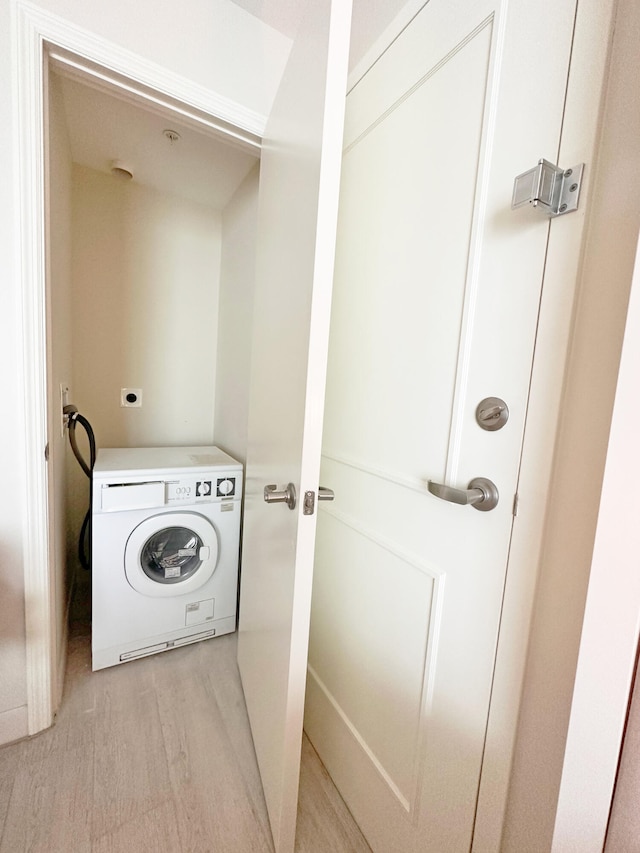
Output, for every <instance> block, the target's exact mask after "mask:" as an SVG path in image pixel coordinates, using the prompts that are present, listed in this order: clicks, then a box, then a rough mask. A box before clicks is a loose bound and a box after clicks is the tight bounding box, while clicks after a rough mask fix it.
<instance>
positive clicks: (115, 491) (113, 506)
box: [94, 480, 165, 512]
mask: <svg viewBox="0 0 640 853" xmlns="http://www.w3.org/2000/svg"><path fill="white" fill-rule="evenodd" d="M96 497H97V496H96V494H95V492H94V501H95V499H96ZM164 504H165V484H164V481H163V480H160V481H155V482H153V483H121V484H118V485H113V486H101V488H100V503H99V506H100V509H101V510H102V512H116V511H118V510H128V509H146V508H147V507H154V506H164Z"/></svg>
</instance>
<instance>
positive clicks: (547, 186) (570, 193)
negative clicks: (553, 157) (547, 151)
mask: <svg viewBox="0 0 640 853" xmlns="http://www.w3.org/2000/svg"><path fill="white" fill-rule="evenodd" d="M583 172H584V163H578V164H577V166H572V167H571V168H570V169H560V168H558V166H554V165H553V163H550V162H549V161H548V160H544V159H542V160H538V165H537V166H535V167H534V168H533V169H529V171H528V172H523V173H522V174H521V175H518V177H517V178H516V179H515V181H514V182H513V196H512V198H511V210H516V209H517V208H518V207H524V206H525V205H527V204H530V205H531V206H532V207H535V208H536V209H537V210H539V211H540V212H541V213H545V214H546V215H547V216H550V217H555V216H562V214H563V213H571V212H572V211H574V210H577V209H578V201H579V198H580V187H581V186H582V173H583Z"/></svg>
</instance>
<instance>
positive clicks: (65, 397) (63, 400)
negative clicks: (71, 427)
mask: <svg viewBox="0 0 640 853" xmlns="http://www.w3.org/2000/svg"><path fill="white" fill-rule="evenodd" d="M70 397H71V391H70V389H69V383H68V382H61V383H60V437H61V438H64V431H65V429H66V428H67V421H66V418H65V415H64V407H65V406H66V405H68V403H69V398H70Z"/></svg>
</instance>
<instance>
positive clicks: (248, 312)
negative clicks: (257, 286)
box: [215, 165, 259, 462]
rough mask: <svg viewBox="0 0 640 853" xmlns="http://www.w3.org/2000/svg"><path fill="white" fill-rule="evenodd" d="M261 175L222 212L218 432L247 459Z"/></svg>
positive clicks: (222, 440)
mask: <svg viewBox="0 0 640 853" xmlns="http://www.w3.org/2000/svg"><path fill="white" fill-rule="evenodd" d="M258 177H259V166H258V165H256V166H255V168H254V169H252V171H251V172H250V173H249V175H248V176H247V178H246V179H245V180H244V181H243V183H242V184H241V186H240V187H239V188H238V190H237V191H236V193H235V195H234V196H233V198H232V199H231V201H230V202H229V204H228V205H227V207H226V208H225V210H224V211H223V214H222V266H221V277H220V314H219V331H218V373H217V377H216V408H215V436H216V444H218V445H219V446H220V447H222V448H223V450H225V451H226V452H227V453H230V454H231V455H232V456H234V457H235V458H236V459H239V460H240V461H242V462H244V461H245V459H246V454H247V419H248V410H249V373H250V368H251V331H252V323H253V284H254V280H253V276H254V269H255V240H256V228H257V213H258Z"/></svg>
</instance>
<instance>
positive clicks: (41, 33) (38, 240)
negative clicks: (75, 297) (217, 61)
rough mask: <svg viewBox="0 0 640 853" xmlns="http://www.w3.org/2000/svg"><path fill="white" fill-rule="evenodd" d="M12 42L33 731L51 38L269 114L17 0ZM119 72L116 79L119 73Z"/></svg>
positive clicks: (149, 85) (246, 114) (210, 112)
mask: <svg viewBox="0 0 640 853" xmlns="http://www.w3.org/2000/svg"><path fill="white" fill-rule="evenodd" d="M13 12H14V17H13V30H14V42H15V44H16V51H15V55H14V80H15V81H16V90H15V94H16V96H15V99H14V109H15V120H16V127H17V129H18V132H17V134H16V138H15V144H16V147H17V151H16V162H17V163H18V164H19V169H18V173H17V176H16V181H15V192H16V199H17V205H19V209H20V226H19V228H18V229H17V234H18V238H17V245H16V257H17V259H18V264H17V269H18V280H19V281H20V282H21V291H22V304H21V308H22V329H21V331H22V352H21V366H22V387H23V389H24V405H23V409H22V417H23V428H24V437H25V438H24V448H25V459H24V471H25V493H26V494H27V495H28V498H29V499H28V501H27V502H26V506H25V517H24V527H23V541H24V556H23V560H24V594H25V626H26V684H27V719H28V733H29V734H35V733H36V732H39V731H41V730H42V729H45V728H47V727H48V726H50V725H51V723H52V722H53V714H54V710H55V701H56V695H57V690H58V685H56V680H57V678H59V676H58V674H57V669H58V667H57V662H56V660H55V657H56V623H55V619H56V614H55V604H54V583H53V580H54V579H53V572H54V570H55V567H54V566H53V565H51V561H50V553H49V543H50V537H51V531H50V508H49V502H48V471H47V464H46V462H45V458H44V453H45V446H46V444H47V440H48V439H47V432H48V430H47V416H48V396H47V366H48V354H47V296H46V284H47V282H46V278H47V270H46V235H47V222H46V218H45V217H46V214H45V190H46V188H45V179H46V172H45V160H44V152H45V132H46V126H45V118H44V116H45V106H46V105H45V92H46V88H45V75H46V71H47V62H46V53H45V47H46V43H48V44H49V46H51V45H53V46H55V47H58V48H61V49H63V50H65V51H68V52H70V53H72V54H74V55H75V56H78V57H80V58H81V60H86V61H87V62H88V63H95V64H97V65H99V66H102V67H103V68H105V69H107V71H108V72H109V73H113V75H114V82H121V79H122V78H125V79H126V80H128V81H132V82H133V83H134V84H136V83H137V84H139V91H140V92H141V93H142V94H147V95H148V92H146V91H145V90H146V89H148V90H152V91H154V92H157V93H159V94H160V95H164V96H166V98H167V99H168V100H167V102H166V103H164V106H165V107H169V108H173V109H175V110H176V111H177V112H180V105H183V106H184V110H185V111H188V110H189V109H191V110H192V111H193V113H192V115H193V116H194V117H195V116H198V117H200V118H203V117H204V116H210V117H211V118H212V119H219V120H221V121H222V122H223V123H224V124H225V125H231V126H233V127H237V128H239V129H240V130H243V131H246V132H247V134H248V135H249V136H250V137H258V138H261V137H262V134H263V131H264V126H265V123H266V116H262V115H260V114H258V113H256V112H254V111H252V110H249V109H247V108H245V107H243V106H242V105H241V104H238V103H235V102H233V101H231V100H229V99H228V98H225V97H223V96H221V95H219V94H217V93H216V92H213V91H212V90H209V89H206V88H204V87H202V86H199V85H197V84H195V83H192V82H191V81H189V80H186V79H185V78H183V77H180V76H179V75H177V74H173V73H172V72H169V71H168V70H167V69H165V68H163V67H161V66H158V65H156V64H154V63H151V62H148V61H146V60H144V59H142V58H141V57H140V56H138V55H137V54H134V53H131V52H129V51H126V50H124V49H123V48H121V47H119V46H118V45H114V44H112V43H110V42H107V41H105V40H104V39H102V38H99V37H98V36H96V35H94V34H93V33H90V32H87V31H84V30H81V29H79V28H78V27H76V26H74V25H71V24H69V23H68V22H67V21H65V20H64V19H62V18H59V17H57V16H55V15H52V14H50V13H48V12H46V11H44V10H42V9H38V8H36V7H34V6H31V5H29V4H28V3H24V2H22V0H17V2H16V3H15V5H14V7H13ZM118 78H120V80H118Z"/></svg>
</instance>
